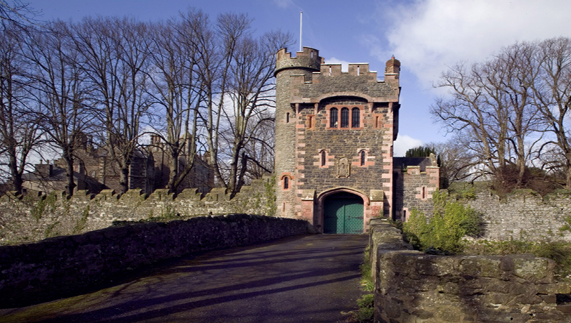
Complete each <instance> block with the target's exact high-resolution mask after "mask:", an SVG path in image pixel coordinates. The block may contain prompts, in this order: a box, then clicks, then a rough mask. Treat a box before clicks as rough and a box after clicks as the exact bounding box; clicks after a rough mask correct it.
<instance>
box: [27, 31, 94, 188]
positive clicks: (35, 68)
mask: <svg viewBox="0 0 571 323" xmlns="http://www.w3.org/2000/svg"><path fill="white" fill-rule="evenodd" d="M24 51H25V56H26V59H27V61H28V64H29V65H30V73H31V77H32V78H33V86H34V91H33V92H32V94H33V95H34V97H33V99H34V103H35V104H37V106H38V107H37V109H38V110H37V115H38V117H39V118H40V122H41V123H40V126H41V128H42V130H43V131H44V133H45V134H46V135H47V137H48V139H49V140H50V141H51V142H52V143H53V144H55V145H56V146H57V147H58V148H59V149H60V150H61V153H62V157H63V159H64V160H65V163H66V172H67V185H66V193H67V195H68V196H71V195H73V190H74V188H75V186H76V184H75V182H74V167H73V166H74V156H75V151H76V149H77V148H78V147H79V145H80V144H81V140H82V138H83V136H84V133H85V132H87V129H88V128H89V127H90V126H91V124H92V121H93V119H94V118H95V115H94V112H93V109H92V108H91V104H90V102H88V90H87V88H86V87H85V78H84V77H85V75H84V73H83V71H82V68H81V65H80V62H81V60H80V59H79V53H78V51H76V50H75V48H74V46H73V42H72V37H71V30H70V28H69V26H68V25H67V24H66V23H64V22H61V21H54V22H52V23H49V24H48V25H46V26H45V28H44V29H43V30H41V31H40V30H35V31H33V32H31V34H30V36H29V37H27V38H26V40H25V48H24Z"/></svg>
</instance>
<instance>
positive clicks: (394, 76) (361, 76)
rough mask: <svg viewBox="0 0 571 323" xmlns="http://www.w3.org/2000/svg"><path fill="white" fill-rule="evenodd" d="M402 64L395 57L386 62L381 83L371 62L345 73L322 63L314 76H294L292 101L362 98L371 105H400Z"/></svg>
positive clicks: (332, 65) (356, 65)
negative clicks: (390, 103)
mask: <svg viewBox="0 0 571 323" xmlns="http://www.w3.org/2000/svg"><path fill="white" fill-rule="evenodd" d="M399 72H400V62H399V61H398V60H396V59H394V57H393V58H392V59H391V60H389V61H388V62H387V68H386V72H385V79H384V80H378V75H377V72H376V71H370V70H369V64H368V63H352V64H349V68H348V71H347V72H343V71H342V69H341V64H321V68H320V70H319V71H314V72H313V73H312V74H311V77H307V76H305V75H302V74H299V75H291V85H292V88H291V102H292V103H318V102H320V101H321V100H323V99H324V98H327V97H335V96H355V97H362V98H364V99H366V100H367V101H368V102H398V101H399V96H400V86H399V77H398V76H399Z"/></svg>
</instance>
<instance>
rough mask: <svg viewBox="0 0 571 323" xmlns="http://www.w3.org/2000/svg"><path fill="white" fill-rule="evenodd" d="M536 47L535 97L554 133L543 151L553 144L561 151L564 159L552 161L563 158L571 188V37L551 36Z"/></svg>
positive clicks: (548, 125)
mask: <svg viewBox="0 0 571 323" xmlns="http://www.w3.org/2000/svg"><path fill="white" fill-rule="evenodd" d="M536 46H537V47H538V50H539V52H540V55H539V57H538V59H537V61H538V65H539V66H540V75H539V78H538V81H537V82H536V83H535V84H534V86H533V93H534V100H535V104H536V106H537V107H538V109H539V111H540V112H541V115H542V117H543V120H544V122H545V125H546V127H547V130H548V132H549V133H550V134H552V136H551V137H550V140H548V141H546V142H545V143H544V144H543V146H542V149H541V151H540V152H543V151H545V150H551V147H550V146H551V145H554V146H555V147H557V148H558V149H559V150H560V152H561V154H560V155H562V156H563V157H564V158H562V159H559V158H555V159H552V160H551V162H552V164H553V162H555V163H556V164H557V161H558V160H562V161H563V163H562V165H561V166H562V168H563V170H564V172H565V173H566V186H567V188H571V142H570V141H571V120H570V111H569V110H570V109H571V39H569V38H553V39H547V40H544V41H542V42H539V43H538V44H536ZM550 155H553V156H557V155H559V154H557V153H551V154H550Z"/></svg>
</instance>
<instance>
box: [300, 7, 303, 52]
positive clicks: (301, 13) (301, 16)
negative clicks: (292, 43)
mask: <svg viewBox="0 0 571 323" xmlns="http://www.w3.org/2000/svg"><path fill="white" fill-rule="evenodd" d="M302 30H303V11H300V12H299V51H300V52H303V47H302V45H301V39H302V38H301V36H302Z"/></svg>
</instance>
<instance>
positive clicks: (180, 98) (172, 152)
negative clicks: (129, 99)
mask: <svg viewBox="0 0 571 323" xmlns="http://www.w3.org/2000/svg"><path fill="white" fill-rule="evenodd" d="M181 18H182V21H179V20H170V21H168V22H167V23H166V24H157V25H154V30H153V33H152V47H151V61H152V66H153V67H152V69H150V71H149V72H150V73H149V80H150V83H151V84H152V86H149V94H150V95H151V97H152V98H153V101H154V102H155V105H156V106H159V107H161V109H160V111H156V114H155V118H157V120H158V121H160V122H153V123H152V125H153V128H154V129H155V133H156V134H157V135H159V136H160V137H161V138H162V145H161V148H162V149H164V150H165V151H166V153H167V155H168V157H169V158H168V161H169V169H170V173H169V180H168V184H167V187H168V189H169V191H171V192H176V191H177V189H178V187H179V186H180V185H181V184H182V182H183V181H184V179H185V177H186V176H187V175H188V174H189V173H190V171H191V170H192V167H193V166H194V160H195V156H196V138H197V132H198V124H197V121H198V109H199V106H200V103H201V99H200V97H199V94H200V84H199V83H198V80H197V77H196V73H197V71H196V67H197V63H196V61H197V58H196V56H197V54H196V53H197V47H196V44H195V43H193V39H195V38H196V37H197V35H199V34H200V33H201V32H203V31H204V27H205V26H204V21H205V19H206V16H205V15H204V14H203V13H202V12H200V11H195V10H189V11H188V12H186V13H185V14H182V15H181ZM198 37H199V36H198ZM183 157H184V163H182V162H180V161H181V158H183Z"/></svg>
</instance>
